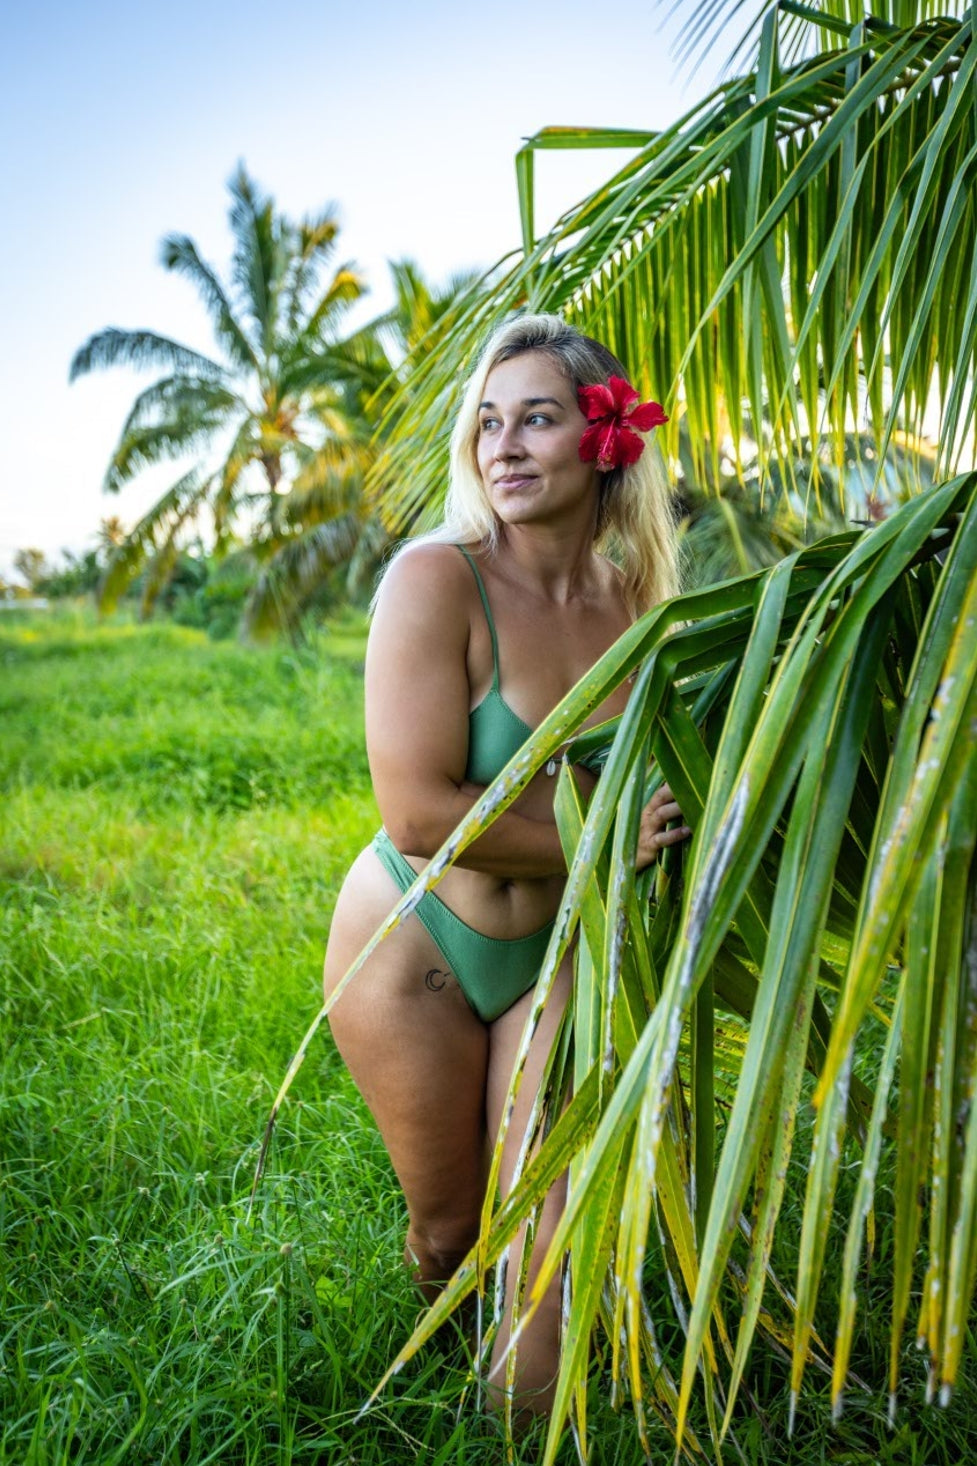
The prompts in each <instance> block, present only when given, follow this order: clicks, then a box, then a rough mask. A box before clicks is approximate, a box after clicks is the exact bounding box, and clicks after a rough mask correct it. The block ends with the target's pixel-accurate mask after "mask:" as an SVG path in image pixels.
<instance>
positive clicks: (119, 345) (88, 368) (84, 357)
mask: <svg viewBox="0 0 977 1466" xmlns="http://www.w3.org/2000/svg"><path fill="white" fill-rule="evenodd" d="M113 366H128V367H135V368H136V369H137V370H142V369H143V368H145V367H169V368H171V370H173V371H174V372H183V373H185V374H187V375H197V376H200V377H208V378H211V379H216V380H219V379H221V378H222V377H223V376H224V368H223V367H222V366H221V365H220V364H219V363H218V362H216V361H211V359H210V357H208V356H203V355H201V353H200V352H199V351H191V350H190V348H189V347H188V346H181V345H180V343H179V341H171V340H170V338H169V337H168V336H160V335H159V334H158V332H156V331H123V330H120V329H119V328H118V327H117V326H108V327H106V329H105V330H104V331H97V332H96V333H95V335H94V336H90V337H89V338H88V340H87V341H86V342H85V344H84V346H81V347H79V349H78V350H77V351H76V352H75V354H74V356H73V357H72V359H71V366H70V368H69V371H68V380H69V381H71V382H74V381H76V380H77V379H78V378H79V377H83V376H85V375H86V374H87V373H88V372H95V371H103V370H104V369H105V368H106V367H113Z"/></svg>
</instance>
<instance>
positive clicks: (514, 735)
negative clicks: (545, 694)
mask: <svg viewBox="0 0 977 1466" xmlns="http://www.w3.org/2000/svg"><path fill="white" fill-rule="evenodd" d="M456 548H457V549H459V550H460V551H461V553H462V554H463V555H464V557H465V559H466V560H467V561H468V563H469V565H470V566H471V567H472V574H473V575H474V577H475V584H476V585H477V586H478V593H479V595H480V596H481V598H482V605H483V607H484V608H485V620H486V621H487V622H488V629H489V636H490V637H491V638H492V686H491V687H490V688H489V690H488V692H487V693H486V694H485V696H484V697H483V698H482V700H481V702H480V703H479V704H478V707H477V708H472V710H471V712H470V713H469V714H468V766H467V768H466V769H465V778H466V779H469V780H470V781H471V783H473V784H491V782H492V780H493V779H495V778H496V777H497V776H498V775H499V774H501V772H502V770H503V769H504V768H505V766H506V764H507V763H508V762H509V760H510V759H511V758H513V757H514V756H515V755H516V754H517V753H518V752H519V750H520V748H522V745H523V744H524V743H525V741H526V739H527V738H528V737H529V735H530V734H531V733H533V732H534V731H535V730H534V729H533V728H530V726H529V724H528V723H524V722H523V720H522V718H520V717H519V715H518V713H514V712H513V711H512V709H511V708H510V706H509V704H508V703H507V702H506V700H505V698H504V697H503V696H502V693H501V691H500V690H499V639H498V637H497V636H496V634H495V622H494V621H493V620H492V610H491V607H490V606H489V599H488V593H487V592H486V589H485V584H484V582H483V580H482V577H481V575H480V574H479V573H478V566H477V565H476V564H475V561H474V560H473V559H472V557H471V555H470V554H469V553H468V551H467V550H466V549H465V547H464V545H458V546H457V547H456ZM619 722H620V718H619V717H618V718H611V719H610V720H609V721H608V722H606V723H601V724H600V725H599V726H597V727H595V728H588V729H587V731H586V732H585V733H581V734H578V735H577V737H576V738H575V739H574V740H573V742H572V744H571V745H570V747H569V749H568V750H567V752H568V754H569V758H570V762H571V763H575V764H582V765H583V766H584V768H586V769H589V770H590V772H591V773H592V774H599V773H601V771H602V770H603V767H604V764H605V763H606V761H607V757H608V754H609V753H610V750H611V743H612V741H613V738H614V734H615V733H616V732H617V725H618V723H619ZM555 770H556V764H555V762H554V761H552V760H551V762H550V763H549V764H548V765H547V773H554V772H555Z"/></svg>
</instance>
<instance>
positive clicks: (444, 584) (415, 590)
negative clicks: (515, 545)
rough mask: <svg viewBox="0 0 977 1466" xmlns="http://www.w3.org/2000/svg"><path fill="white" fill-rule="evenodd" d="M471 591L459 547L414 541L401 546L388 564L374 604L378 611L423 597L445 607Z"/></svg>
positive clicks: (441, 543)
mask: <svg viewBox="0 0 977 1466" xmlns="http://www.w3.org/2000/svg"><path fill="white" fill-rule="evenodd" d="M465 548H466V549H467V548H468V547H467V546H466V547H465ZM473 588H474V582H473V578H472V572H471V569H470V568H469V566H468V564H467V563H466V560H465V557H464V555H463V554H462V553H461V549H460V547H459V546H458V545H456V544H452V543H450V542H448V541H444V540H416V541H412V542H409V543H407V544H406V545H403V546H401V548H400V549H399V550H398V551H397V553H396V554H395V555H394V556H393V558H392V559H391V561H390V563H389V564H388V565H387V568H386V570H385V571H384V574H383V579H382V581H381V582H380V589H379V591H378V592H377V598H376V604H377V607H378V608H379V607H381V606H388V605H390V604H391V603H393V604H397V603H403V601H404V600H405V599H406V600H409V601H413V600H414V599H415V598H416V597H418V596H423V597H424V599H425V600H426V601H427V602H429V603H431V604H435V605H441V606H444V605H445V604H446V603H457V601H458V600H459V599H463V600H467V599H468V598H469V594H470V592H471V590H472V589H473Z"/></svg>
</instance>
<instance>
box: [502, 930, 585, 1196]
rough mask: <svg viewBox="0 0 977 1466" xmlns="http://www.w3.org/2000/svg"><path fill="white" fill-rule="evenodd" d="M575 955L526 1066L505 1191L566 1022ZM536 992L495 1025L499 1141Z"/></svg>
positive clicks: (508, 1146)
mask: <svg viewBox="0 0 977 1466" xmlns="http://www.w3.org/2000/svg"><path fill="white" fill-rule="evenodd" d="M572 963H573V959H572V957H571V956H570V955H569V954H568V955H567V956H566V957H565V958H564V960H563V965H562V966H561V968H560V971H559V972H558V973H557V976H556V981H555V983H554V984H553V990H552V992H551V994H550V998H549V1002H548V1003H547V1004H546V1007H545V1009H544V1010H543V1013H542V1015H541V1017H540V1019H539V1023H538V1025H537V1028H536V1032H535V1033H534V1034H533V1037H532V1041H531V1044H530V1048H529V1055H528V1058H527V1060H526V1067H525V1070H524V1072H523V1076H522V1082H521V1084H520V1087H519V1094H518V1096H517V1098H516V1103H515V1108H514V1109H513V1112H512V1117H511V1120H510V1122H509V1127H508V1131H507V1135H506V1142H505V1146H504V1148H503V1152H502V1166H501V1170H500V1175H499V1180H500V1184H501V1187H502V1193H503V1195H505V1194H506V1192H508V1191H509V1190H510V1188H511V1186H512V1176H513V1171H514V1169H515V1165H516V1161H517V1159H518V1154H519V1151H520V1149H521V1147H522V1143H523V1139H524V1137H525V1134H526V1128H527V1126H528V1124H529V1117H530V1112H531V1110H532V1107H533V1104H534V1103H535V1099H536V1095H537V1093H538V1092H539V1087H540V1085H541V1084H542V1081H543V1072H544V1070H545V1068H546V1062H547V1059H548V1058H549V1053H550V1049H551V1047H552V1045H553V1039H554V1037H555V1036H556V1031H557V1029H558V1027H559V1025H560V1021H561V1019H562V1017H563V1013H564V1011H565V1009H566V1006H567V1003H568V1002H569V1000H570V990H571V987H572V984H573V965H572ZM535 996H536V992H535V989H534V988H530V990H529V992H528V993H524V994H523V996H522V997H521V998H520V999H519V1000H518V1002H516V1003H513V1005H512V1007H511V1008H509V1009H508V1010H507V1011H506V1012H505V1013H503V1014H502V1016H501V1017H500V1018H497V1019H496V1020H495V1022H494V1023H493V1024H492V1025H491V1031H490V1045H491V1047H490V1054H489V1066H488V1076H487V1080H486V1099H487V1106H486V1108H487V1116H488V1125H489V1139H490V1140H491V1141H493V1142H494V1139H495V1136H496V1135H497V1134H498V1130H499V1126H500V1124H501V1122H502V1117H503V1114H504V1112H505V1108H506V1102H507V1099H508V1093H509V1084H510V1081H511V1079H512V1067H513V1064H514V1063H515V1058H516V1054H517V1052H518V1050H519V1045H520V1042H521V1040H522V1033H523V1029H524V1027H525V1025H526V1019H527V1017H528V1016H529V1011H530V1009H531V1007H532V1004H533V1002H534V1000H535Z"/></svg>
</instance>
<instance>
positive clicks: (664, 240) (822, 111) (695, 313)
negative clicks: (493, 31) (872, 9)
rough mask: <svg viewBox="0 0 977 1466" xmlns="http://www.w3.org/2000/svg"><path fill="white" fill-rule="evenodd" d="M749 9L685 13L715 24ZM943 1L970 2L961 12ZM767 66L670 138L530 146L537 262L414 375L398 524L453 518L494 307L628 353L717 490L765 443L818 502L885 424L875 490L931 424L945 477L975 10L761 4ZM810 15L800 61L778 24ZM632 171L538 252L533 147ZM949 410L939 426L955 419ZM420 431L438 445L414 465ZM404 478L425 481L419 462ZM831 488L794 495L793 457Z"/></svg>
mask: <svg viewBox="0 0 977 1466" xmlns="http://www.w3.org/2000/svg"><path fill="white" fill-rule="evenodd" d="M739 8H740V7H739V6H738V5H729V4H727V5H722V4H720V3H719V0H716V3H715V4H712V5H710V6H701V7H700V6H688V7H685V9H687V10H688V11H689V13H690V22H693V21H694V20H695V19H696V18H697V17H698V19H699V22H700V26H701V24H708V22H709V20H710V17H715V16H716V14H717V13H718V12H721V11H730V10H733V9H739ZM938 10H940V11H943V12H945V11H947V10H956V11H957V12H958V14H959V16H960V18H959V19H952V18H950V17H948V16H947V15H946V14H943V15H942V16H940V15H938V13H937V12H938ZM764 12H765V16H764V20H763V25H762V33H761V37H760V42H759V47H758V53H757V57H756V65H755V67H754V69H752V70H751V71H750V72H749V73H747V74H745V75H743V76H742V77H739V78H736V79H731V80H728V81H726V82H725V83H724V84H723V85H721V86H720V87H719V88H717V90H716V91H715V92H713V94H712V95H711V96H709V97H707V98H706V99H705V101H703V102H702V103H700V104H699V105H697V106H696V107H695V108H694V109H693V110H692V111H691V112H689V113H688V114H687V115H686V116H685V117H683V118H682V119H680V120H679V121H678V122H677V123H675V124H674V126H672V127H670V128H669V129H667V130H666V131H665V132H662V133H658V134H653V133H639V132H634V131H621V130H613V129H603V130H601V129H571V128H546V129H544V130H543V131H542V132H541V133H539V134H537V135H536V136H535V137H533V138H531V139H530V140H529V141H528V142H527V144H526V146H525V147H524V148H523V150H522V152H521V153H520V154H519V158H518V165H519V169H518V171H519V177H520V196H521V205H522V217H523V231H524V243H525V250H524V253H523V255H522V256H521V257H519V258H518V259H516V260H515V262H514V263H511V264H510V266H509V268H508V271H507V272H506V273H505V274H504V275H503V276H502V278H501V279H500V280H499V282H498V284H497V285H496V287H495V289H494V290H492V291H491V292H490V293H489V294H488V295H487V296H486V297H485V299H484V300H483V301H482V302H481V303H480V304H479V305H478V306H477V308H476V309H474V310H472V311H471V312H470V313H469V315H468V318H467V320H466V322H465V323H464V325H463V326H460V327H459V329H457V330H456V331H455V333H454V334H453V337H452V339H451V340H450V341H449V342H446V343H445V346H444V349H443V350H442V351H441V352H435V353H433V354H428V355H427V356H426V357H425V358H423V359H420V360H418V361H417V363H416V373H415V380H414V385H413V391H414V402H415V428H416V436H412V437H411V439H410V440H408V438H407V436H406V434H400V435H397V434H395V435H394V437H393V441H392V443H391V446H390V458H389V461H387V462H385V463H384V464H383V472H384V474H385V476H386V480H387V482H389V483H391V484H392V485H394V486H395V487H394V488H393V490H392V491H391V492H390V493H389V494H388V496H387V499H386V504H385V512H386V513H387V515H388V516H389V518H390V519H391V520H393V521H394V522H397V521H401V520H403V521H414V520H416V519H417V518H418V517H421V518H423V519H424V520H425V521H426V520H428V519H431V518H433V517H435V516H436V514H437V509H438V506H439V503H440V496H441V493H442V491H443V433H439V431H438V429H439V427H441V426H442V425H443V424H444V423H445V422H446V421H448V420H450V417H451V408H452V404H453V402H454V400H455V394H456V392H457V381H458V376H459V373H458V364H459V362H461V361H463V360H465V359H466V358H468V357H470V356H471V354H472V352H473V351H474V349H475V346H476V343H477V341H478V340H479V338H480V337H481V335H482V334H483V333H484V331H485V330H486V329H487V328H488V326H489V325H490V324H493V323H494V322H495V321H497V320H498V317H499V315H500V313H504V312H506V311H509V310H513V309H516V308H520V307H523V306H528V307H529V308H538V309H546V310H556V311H560V312H562V313H564V314H566V315H567V316H568V317H569V318H570V319H572V320H573V321H574V322H575V323H576V324H578V325H581V326H583V327H584V328H585V329H587V330H592V331H593V332H594V334H596V335H598V336H599V337H600V338H601V339H603V340H606V341H607V342H608V343H609V344H610V345H611V346H612V347H614V348H615V349H616V350H617V351H618V352H619V354H620V355H621V356H622V359H623V360H624V361H625V363H626V364H627V365H628V366H629V367H630V368H631V370H632V372H633V375H634V377H635V382H636V385H637V386H638V387H639V389H640V390H641V391H642V392H644V391H645V390H648V391H654V393H655V395H656V396H658V397H660V398H662V400H664V401H665V402H666V406H668V407H669V410H670V412H671V414H672V421H671V424H670V427H669V429H668V431H669V432H670V433H671V438H670V440H669V452H670V456H671V457H672V458H673V460H674V459H677V458H678V450H679V434H680V433H681V432H682V431H683V429H684V431H685V432H686V433H687V435H688V440H689V442H690V444H691V446H692V451H693V453H694V457H695V465H696V473H697V476H698V478H699V479H704V478H705V477H706V476H707V474H708V475H710V476H711V477H712V478H713V479H714V480H718V479H719V478H720V477H721V476H722V470H721V467H720V464H721V459H722V458H723V457H724V456H725V457H727V458H728V459H729V460H730V461H731V463H732V465H733V467H734V469H735V470H737V471H738V472H739V473H740V474H741V475H742V473H743V465H742V461H741V445H742V444H743V442H744V441H751V442H753V443H755V444H756V447H757V451H758V455H759V465H760V469H761V476H762V477H763V478H764V479H765V480H766V481H767V486H768V487H769V478H770V471H771V469H772V467H773V466H774V465H777V466H779V468H780V470H781V479H782V482H783V483H784V485H785V486H790V485H794V487H795V492H799V493H800V497H801V500H802V501H803V502H800V503H799V504H798V505H797V507H798V508H801V509H803V507H804V502H807V501H808V500H809V499H810V498H812V497H813V498H816V495H817V494H818V492H819V489H820V483H819V475H818V472H817V465H818V464H819V462H820V461H821V454H820V452H819V449H820V448H821V447H822V444H823V445H824V446H825V447H826V449H827V452H828V455H829V457H830V459H831V460H832V461H834V463H835V464H836V465H839V464H841V463H842V462H843V460H844V452H843V444H844V441H845V438H846V436H847V437H849V438H850V436H851V434H852V433H853V432H858V431H859V430H861V429H869V430H870V431H871V433H872V436H873V439H874V441H873V442H872V444H871V445H870V452H871V458H870V459H869V460H868V463H869V464H870V465H871V468H872V469H874V470H875V472H876V473H877V475H878V476H879V478H880V480H881V478H882V477H883V475H884V474H885V467H884V465H885V463H886V454H887V450H888V448H889V447H890V445H892V444H896V445H899V446H900V447H901V448H902V449H903V450H904V451H905V450H908V451H909V454H910V458H912V456H913V454H914V452H915V450H917V449H918V448H919V447H920V446H921V445H922V440H923V434H924V431H927V432H929V434H930V436H931V437H932V438H934V439H935V441H936V445H937V447H936V456H937V465H936V467H937V473H938V475H939V476H945V474H946V473H947V472H948V471H952V470H953V468H954V466H957V465H961V463H962V455H963V454H964V453H965V452H966V450H967V444H968V442H970V443H972V442H973V432H974V411H975V396H974V357H975V343H977V269H975V241H977V227H975V226H977V219H975V207H977V206H975V197H977V190H975V188H974V180H975V176H977V152H975V147H977V143H975V137H974V123H973V96H974V67H975V64H977V50H975V48H974V46H973V44H972V25H973V21H972V7H971V6H970V5H962V4H959V3H958V4H957V5H954V6H951V5H943V6H940V7H936V6H932V5H908V4H903V3H898V0H892V3H890V4H889V5H887V6H881V7H876V13H874V14H869V15H863V11H862V7H861V5H860V4H859V5H855V4H852V3H849V0H831V3H827V4H825V5H823V6H821V7H818V8H815V7H812V6H804V5H798V4H794V3H791V4H782V5H780V6H777V5H774V6H765V7H764ZM782 15H783V17H785V18H786V20H787V21H788V22H789V21H790V20H791V18H792V19H793V25H794V28H795V29H794V32H793V33H788V38H787V39H788V50H789V53H790V54H793V52H795V51H796V50H797V49H798V47H799V46H800V44H801V42H802V41H806V42H807V51H808V53H809V54H807V55H806V56H804V57H803V58H802V59H799V60H798V59H794V60H793V61H792V62H790V63H788V61H787V60H786V59H785V58H784V54H783V52H782V50H781V48H780V46H779V45H778V39H779V35H780V31H779V27H780V25H781V23H782V21H781V17H782ZM614 146H618V147H624V148H628V149H629V150H630V151H631V152H632V154H633V156H632V157H631V158H630V160H629V161H628V162H627V164H626V165H625V166H624V167H623V168H622V169H621V170H620V172H618V173H617V174H616V175H615V176H614V177H613V178H611V179H610V180H609V181H608V183H607V184H606V185H605V186H604V187H602V188H600V189H598V190H597V191H596V192H595V193H594V194H593V195H591V196H590V197H589V198H587V199H585V200H584V201H583V202H582V203H580V204H579V205H577V206H576V207H575V208H572V209H570V210H569V211H568V212H567V213H566V214H565V215H564V216H563V217H562V218H561V219H560V220H559V221H558V222H557V223H556V224H555V225H554V227H553V228H552V229H551V230H550V231H549V232H548V233H547V234H546V235H544V236H543V237H542V238H540V239H536V237H535V233H534V223H533V179H534V167H535V159H536V155H537V154H538V153H539V152H541V151H545V150H547V149H552V148H581V147H602V148H607V147H614ZM937 419H938V421H937ZM418 440H419V441H420V442H422V443H423V444H426V445H429V446H428V451H427V452H426V453H425V454H424V455H423V457H421V458H419V457H418V454H417V451H416V445H417V442H418ZM408 462H409V463H410V466H411V472H410V473H407V472H406V471H405V469H406V465H407V464H408ZM801 464H807V465H811V466H813V468H814V473H813V477H812V478H811V479H810V481H809V482H804V483H797V478H798V466H799V465H801Z"/></svg>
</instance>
